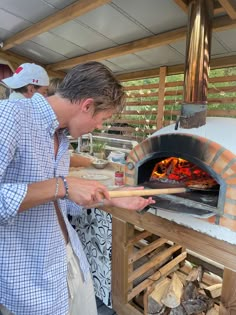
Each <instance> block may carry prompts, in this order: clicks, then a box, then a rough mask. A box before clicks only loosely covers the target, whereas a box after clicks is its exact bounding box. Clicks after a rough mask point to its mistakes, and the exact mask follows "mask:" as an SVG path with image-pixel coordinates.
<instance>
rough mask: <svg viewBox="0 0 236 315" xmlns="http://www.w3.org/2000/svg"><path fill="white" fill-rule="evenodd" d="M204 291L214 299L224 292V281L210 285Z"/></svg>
mask: <svg viewBox="0 0 236 315" xmlns="http://www.w3.org/2000/svg"><path fill="white" fill-rule="evenodd" d="M204 292H205V293H206V295H207V296H209V297H210V298H213V299H214V298H217V297H220V296H221V292H222V283H218V284H213V285H211V286H210V287H207V288H205V289H204Z"/></svg>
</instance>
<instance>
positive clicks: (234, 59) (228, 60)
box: [116, 56, 236, 81]
mask: <svg viewBox="0 0 236 315" xmlns="http://www.w3.org/2000/svg"><path fill="white" fill-rule="evenodd" d="M234 66H236V56H229V57H221V58H215V59H211V64H210V67H211V69H218V68H228V67H234ZM180 73H184V65H183V64H180V65H175V66H169V67H168V68H167V75H174V74H180ZM159 75H160V68H154V69H149V70H141V71H135V72H127V73H122V74H117V75H116V77H117V78H118V79H119V80H120V81H131V80H139V79H143V78H154V77H158V76H159Z"/></svg>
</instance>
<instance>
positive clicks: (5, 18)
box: [0, 0, 236, 315]
mask: <svg viewBox="0 0 236 315" xmlns="http://www.w3.org/2000/svg"><path fill="white" fill-rule="evenodd" d="M1 2H2V6H0V17H1V19H0V20H1V25H0V31H1V32H0V36H1V38H0V59H1V60H0V61H1V63H2V65H3V66H4V68H5V66H6V65H7V67H8V68H9V70H11V71H12V72H14V71H15V70H16V69H17V68H18V67H19V65H21V64H22V63H25V62H35V63H38V64H40V65H42V66H43V67H45V69H46V70H47V71H48V74H49V76H50V77H61V78H63V77H64V76H65V75H66V73H67V72H68V71H69V70H70V69H71V68H73V67H74V66H76V65H78V64H81V63H84V62H87V61H93V60H95V61H100V62H102V63H104V64H105V65H107V66H108V67H109V68H110V69H111V70H112V71H113V72H114V74H115V75H116V76H117V78H119V79H120V80H121V81H123V82H125V81H133V80H139V79H146V78H155V79H158V80H157V81H158V83H150V84H149V83H148V84H147V85H148V88H147V89H146V90H145V88H144V87H143V86H142V83H140V86H139V87H136V86H132V85H130V86H129V85H127V86H125V90H126V91H129V90H128V88H130V89H131V90H130V91H131V92H130V94H129V95H128V93H127V98H129V99H130V100H131V102H129V103H128V106H127V107H129V108H128V109H127V111H124V113H121V116H120V117H119V121H116V122H115V123H114V122H108V124H107V126H104V131H106V130H105V129H106V128H107V129H109V131H115V132H119V133H120V134H122V135H121V136H120V135H119V136H120V137H121V140H128V141H130V142H131V141H136V140H137V141H138V142H139V144H138V145H137V146H135V147H133V145H132V146H131V150H130V151H129V153H128V156H127V159H126V164H125V166H122V167H124V174H125V184H126V185H132V186H136V185H138V186H144V187H145V188H148V189H150V188H151V189H153V188H155V189H159V190H160V192H161V190H162V189H169V193H165V194H159V195H155V196H153V198H154V199H155V200H156V204H155V205H153V206H152V207H148V208H147V209H145V210H144V211H142V212H139V211H133V212H130V211H128V210H126V209H118V208H109V209H104V211H103V210H101V209H95V210H94V211H93V210H90V209H88V210H87V213H86V212H84V213H83V215H84V217H86V219H87V218H89V220H91V215H90V213H91V212H92V213H95V214H96V213H97V214H98V216H99V220H100V221H95V220H93V223H94V222H95V223H94V225H96V228H97V230H100V229H101V234H102V235H101V238H103V243H102V244H101V242H100V240H99V238H98V237H97V236H99V235H98V233H97V231H96V232H94V231H95V230H93V233H94V235H95V234H96V235H95V236H96V237H97V239H96V237H95V236H94V235H92V238H93V241H94V240H95V241H94V244H93V245H94V247H96V248H97V250H98V251H99V250H100V249H101V248H102V250H100V257H102V259H100V258H99V255H97V257H96V259H97V260H99V259H100V261H99V263H100V265H99V264H97V262H96V259H95V257H92V259H94V260H93V262H95V263H94V264H93V268H94V269H96V270H95V271H96V272H97V273H99V276H101V278H102V281H100V279H98V277H97V276H96V277H97V280H98V281H97V282H94V283H95V286H96V285H97V283H98V282H99V281H100V286H98V285H97V288H99V291H100V294H101V296H102V295H103V298H104V300H105V298H106V300H109V306H112V308H113V309H114V310H115V311H116V312H117V314H118V315H148V314H150V313H151V312H148V310H149V309H148V306H147V303H148V300H149V296H150V295H151V294H152V292H153V291H152V290H153V289H154V287H153V285H154V284H156V283H158V284H160V282H159V281H162V280H165V278H168V279H169V280H170V278H171V280H173V278H174V276H172V275H173V273H175V272H176V274H178V273H179V271H180V270H181V269H182V268H184V263H185V261H186V260H187V258H189V257H188V256H189V252H191V255H192V254H194V255H196V257H197V255H199V257H200V258H199V261H198V262H200V263H201V262H202V264H203V265H204V266H205V265H208V267H209V271H210V272H212V273H216V275H220V277H221V279H222V282H221V283H214V285H215V284H216V285H217V288H216V287H215V289H214V290H215V291H214V292H216V291H217V290H218V289H219V288H220V293H219V292H218V293H217V297H216V298H213V302H214V303H215V306H216V304H217V307H216V308H214V307H213V309H214V313H208V311H209V312H210V311H212V304H210V305H209V309H207V310H206V309H205V310H204V312H203V310H202V311H198V312H197V313H196V312H192V311H189V312H187V315H191V314H199V315H203V314H204V315H205V314H207V315H216V314H220V315H231V314H233V315H235V314H236V141H235V139H234V137H235V134H236V118H232V117H236V107H235V103H236V102H235V97H234V95H233V96H232V95H231V93H232V94H233V93H234V92H235V91H236V87H235V84H234V83H235V82H236V75H229V76H228V74H227V75H226V74H225V73H224V74H223V75H222V77H217V78H213V79H214V80H213V82H214V84H215V85H217V84H216V83H220V85H223V84H222V83H225V82H227V83H229V82H230V83H231V84H230V86H227V85H225V86H221V87H220V88H218V85H217V87H214V88H212V89H214V92H215V93H218V97H217V100H215V99H216V97H215V99H214V102H212V103H213V105H215V104H216V105H219V104H220V105H221V104H229V105H230V106H229V107H228V108H229V109H227V113H226V114H227V115H225V113H224V112H223V111H224V109H222V107H220V106H219V108H217V110H218V109H219V112H221V116H228V117H227V118H226V117H209V116H210V115H209V112H208V105H209V104H208V103H209V102H208V101H209V100H208V92H209V87H208V82H209V78H208V75H209V69H210V67H211V69H221V68H227V69H228V68H230V67H235V66H236V53H235V52H236V44H235V43H236V41H235V37H236V1H235V0H43V1H40V0H30V1H29V0H24V1H19V0H12V1H8V0H2V1H1ZM36 8H37V9H36ZM1 69H2V73H0V74H1V75H2V79H3V78H4V77H5V75H7V76H9V75H10V74H6V73H5V71H3V70H4V69H3V67H2V68H1ZM183 73H184V83H183V84H182V81H180V79H176V81H175V82H174V81H168V76H172V75H173V76H174V75H179V74H181V75H182V74H183ZM181 80H182V79H181ZM227 80H228V81H227ZM177 81H178V82H177ZM124 85H125V84H124ZM180 86H181V88H182V87H183V93H182V90H180V89H179V87H180ZM170 87H172V88H173V89H172V90H170ZM135 88H137V90H136V89H135ZM168 89H169V90H168ZM143 90H145V91H146V92H147V93H146V92H145V95H144V92H143ZM154 90H155V91H154ZM134 91H136V92H134ZM141 92H142V93H141ZM221 92H222V93H223V94H224V93H225V94H227V93H228V94H227V96H225V97H220V93H221ZM168 93H169V94H168ZM178 93H180V94H181V96H182V100H181V110H179V111H178V113H177V114H175V115H177V119H176V120H175V118H174V119H172V118H173V117H175V116H173V117H172V109H171V110H169V107H168V109H167V110H166V112H168V111H169V117H170V118H168V119H166V121H164V120H165V119H164V116H165V115H164V111H165V106H166V107H167V106H169V105H170V103H171V102H173V103H174V100H173V99H174V98H176V103H177V101H178V96H179V95H180V94H178ZM182 94H183V95H182ZM137 95H138V96H139V98H138V97H137ZM151 95H154V97H156V99H155V101H153V100H151V101H150V100H148V101H146V100H147V99H148V98H149V97H150V96H151ZM170 95H171V96H172V99H168V96H170ZM144 96H146V98H145V99H144ZM223 96H224V95H223ZM137 99H138V101H137ZM145 102H147V103H145ZM135 103H136V104H135ZM150 104H151V105H150ZM145 105H147V107H150V108H151V109H150V112H151V114H152V113H153V112H154V115H156V116H155V119H154V124H151V123H150V122H148V128H146V129H145V128H144V127H145V126H146V121H149V117H146V116H145V112H147V111H148V110H147V109H146V108H145ZM154 106H155V108H154ZM173 107H174V106H173ZM153 109H154V111H152V110H153ZM214 110H215V108H214V109H213V111H214ZM217 110H216V111H215V112H217ZM174 111H176V108H175V109H174V110H173V112H174ZM170 112H171V113H170ZM219 112H218V113H219ZM122 115H123V116H122ZM132 115H134V116H139V117H138V120H137V121H138V123H140V124H139V126H138V127H137V126H132V123H133V122H134V119H133V118H131V117H133V116H132ZM126 116H127V117H129V118H126ZM143 116H145V117H144V118H145V119H144V118H143ZM150 116H151V115H150ZM166 116H167V114H166ZM214 116H217V115H214ZM218 116H220V115H219V114H218ZM126 119H127V120H126ZM151 120H153V119H151ZM137 121H135V122H137ZM167 121H168V122H167ZM173 121H174V123H173ZM169 122H171V123H170V124H169ZM113 123H114V124H113ZM116 123H118V124H123V123H124V124H125V125H126V127H125V126H120V125H119V126H117V125H116ZM149 123H150V124H149ZM165 123H166V124H165ZM167 124H169V125H168V126H166V125H167ZM140 126H141V127H142V128H143V130H144V131H145V132H144V133H143V134H144V135H145V137H146V135H147V134H149V137H146V138H145V139H144V137H142V140H140V138H141V137H140V138H138V136H137V137H136V131H135V130H136V128H137V129H142V128H141V127H140ZM108 127H109V128H108ZM149 127H150V128H149ZM151 127H154V128H151ZM147 129H148V131H147ZM126 131H127V133H128V132H129V136H130V138H128V137H129V136H127V138H125V136H126V135H125V132H126ZM123 132H124V135H123ZM107 133H109V132H107ZM93 136H95V137H96V136H97V137H101V134H99V135H97V134H96V133H94V135H93ZM106 136H109V139H113V138H116V139H115V140H116V141H114V142H118V141H119V140H118V138H119V137H118V136H117V133H113V134H112V132H111V134H106ZM123 136H124V138H123ZM141 136H142V135H141ZM143 139H144V140H143ZM82 140H83V139H82ZM139 140H140V141H139ZM72 141H74V139H72ZM75 141H78V140H77V139H75ZM132 143H133V142H132ZM132 143H131V144H132ZM122 145H123V143H122ZM112 147H113V146H112ZM113 149H114V148H113ZM128 149H129V148H128ZM118 167H119V165H118ZM122 170H123V169H122ZM100 171H101V172H102V170H100ZM92 172H93V174H94V169H92ZM112 178H113V177H112ZM172 188H182V192H181V193H175V194H173V193H171V189H172ZM165 191H166V190H165ZM150 195H152V194H150ZM97 210H98V211H97ZM109 214H111V215H112V218H111V216H110V215H109ZM104 218H105V219H104ZM97 222H98V223H97ZM107 222H108V223H107ZM87 226H90V222H89V225H87ZM84 227H85V228H86V224H84ZM75 228H78V225H77V226H75ZM78 229H79V230H80V232H81V231H82V229H80V227H79V228H78ZM106 229H107V230H106ZM104 231H106V232H104ZM111 234H112V242H111ZM87 237H89V236H88V235H87ZM84 240H85V241H86V242H87V244H89V246H87V248H88V251H89V253H90V254H91V256H92V255H93V252H94V251H93V249H92V246H91V247H90V245H91V243H92V241H91V239H88V240H87V239H86V238H84ZM99 242H100V243H99ZM108 243H109V244H108ZM111 243H112V251H111ZM108 245H109V246H110V247H109V246H108ZM137 245H138V246H139V247H138V249H137ZM111 252H112V259H111ZM95 253H96V251H95ZM150 257H151V258H150ZM144 258H145V259H146V261H144V263H143V264H141V265H139V266H137V263H139V262H140V260H142V259H144ZM194 262H195V261H193V263H194ZM110 263H111V264H112V279H110V273H109V272H108V271H107V270H108V269H109V268H107V269H102V267H101V268H100V266H106V267H110V265H109V264H110ZM94 266H95V267H94ZM109 271H110V269H109ZM108 273H109V274H108ZM195 280H196V279H194V281H192V282H196V281H195ZM200 282H201V281H200ZM111 283H112V290H111V292H110V285H111ZM175 283H176V282H175ZM204 285H205V283H204ZM208 286H210V284H209V283H208ZM100 288H101V289H100ZM204 288H205V287H204ZM103 289H105V290H103ZM106 289H107V292H104V291H106ZM201 289H203V288H202V287H201ZM205 289H207V290H208V291H209V292H210V289H209V287H208V288H205ZM211 289H212V288H211ZM201 297H202V296H201ZM140 298H141V299H142V303H143V305H142V307H137V304H135V303H136V302H137V300H138V299H140ZM104 300H103V302H104ZM110 300H112V305H111V303H110ZM190 300H191V299H190ZM104 303H105V302H104ZM134 304H135V305H134ZM173 309H174V308H173ZM169 311H170V310H169ZM175 311H176V309H175V310H171V311H170V312H172V313H170V312H169V313H168V314H171V315H174V314H175V315H186V312H185V313H184V312H182V313H181V310H180V311H179V310H178V311H179V312H178V313H175ZM185 311H186V309H185ZM176 312H177V311H176ZM162 314H163V313H162ZM166 314H167V313H166Z"/></svg>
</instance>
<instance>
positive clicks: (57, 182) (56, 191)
mask: <svg viewBox="0 0 236 315" xmlns="http://www.w3.org/2000/svg"><path fill="white" fill-rule="evenodd" d="M58 191H59V177H56V189H55V194H54V201H56V200H57V197H58Z"/></svg>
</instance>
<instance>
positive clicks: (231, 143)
mask: <svg viewBox="0 0 236 315" xmlns="http://www.w3.org/2000/svg"><path fill="white" fill-rule="evenodd" d="M171 133H186V134H190V135H197V136H201V137H204V138H206V139H209V140H211V141H214V142H216V143H218V144H220V145H222V146H223V147H225V148H226V149H228V150H230V151H231V152H232V153H234V154H236V140H235V135H236V119H235V118H227V117H207V118H206V124H205V125H204V126H202V127H199V128H192V129H184V128H180V127H179V128H178V129H177V130H175V124H171V125H169V126H166V127H164V128H162V129H160V130H158V131H156V132H154V133H153V134H152V136H159V135H162V134H171Z"/></svg>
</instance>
